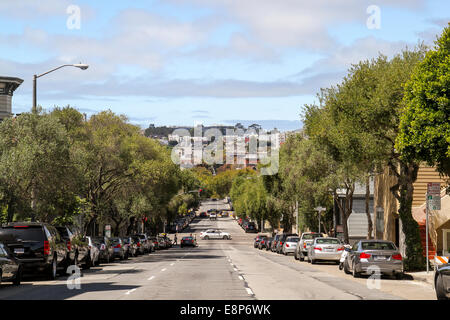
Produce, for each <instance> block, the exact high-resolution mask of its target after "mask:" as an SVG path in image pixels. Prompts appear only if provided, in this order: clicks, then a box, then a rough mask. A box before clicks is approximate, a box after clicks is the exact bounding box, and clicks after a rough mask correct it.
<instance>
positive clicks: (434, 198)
mask: <svg viewBox="0 0 450 320" xmlns="http://www.w3.org/2000/svg"><path fill="white" fill-rule="evenodd" d="M427 202H428V208H429V209H430V210H441V184H440V183H439V182H430V183H428V185H427Z"/></svg>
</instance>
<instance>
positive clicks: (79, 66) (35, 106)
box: [31, 63, 89, 113]
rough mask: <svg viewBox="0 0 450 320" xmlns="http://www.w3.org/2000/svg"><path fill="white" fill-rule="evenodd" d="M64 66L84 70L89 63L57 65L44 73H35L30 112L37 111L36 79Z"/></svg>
mask: <svg viewBox="0 0 450 320" xmlns="http://www.w3.org/2000/svg"><path fill="white" fill-rule="evenodd" d="M64 67H75V68H79V69H81V70H86V69H87V68H89V65H87V64H82V63H78V64H64V65H62V66H59V67H57V68H55V69H52V70H50V71H47V72H44V73H42V74H40V75H36V74H35V75H34V76H33V108H32V110H31V112H32V113H36V111H37V110H36V108H37V94H36V91H37V90H36V89H37V79H38V78H40V77H43V76H45V75H47V74H49V73H51V72H53V71H56V70H59V69H61V68H64Z"/></svg>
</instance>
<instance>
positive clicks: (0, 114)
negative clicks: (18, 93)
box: [0, 76, 23, 121]
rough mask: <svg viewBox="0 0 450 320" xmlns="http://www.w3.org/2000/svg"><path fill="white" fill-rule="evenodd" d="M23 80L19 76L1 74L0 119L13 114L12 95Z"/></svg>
mask: <svg viewBox="0 0 450 320" xmlns="http://www.w3.org/2000/svg"><path fill="white" fill-rule="evenodd" d="M22 82H23V80H22V79H19V78H12V77H4V76H0V121H1V120H3V119H5V118H8V117H11V116H12V115H13V113H12V96H13V93H14V91H15V90H16V89H17V88H18V87H19V86H20V85H21V84H22Z"/></svg>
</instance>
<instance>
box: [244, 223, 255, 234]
mask: <svg viewBox="0 0 450 320" xmlns="http://www.w3.org/2000/svg"><path fill="white" fill-rule="evenodd" d="M244 230H245V233H258V228H257V227H256V224H255V223H254V222H249V223H247V224H246V225H245V228H244Z"/></svg>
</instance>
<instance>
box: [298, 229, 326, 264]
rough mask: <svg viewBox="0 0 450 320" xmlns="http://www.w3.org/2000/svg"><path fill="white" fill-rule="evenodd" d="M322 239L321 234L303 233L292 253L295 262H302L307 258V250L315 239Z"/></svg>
mask: <svg viewBox="0 0 450 320" xmlns="http://www.w3.org/2000/svg"><path fill="white" fill-rule="evenodd" d="M318 237H322V234H320V233H317V232H304V233H302V236H301V237H300V241H299V242H298V244H297V248H296V250H295V253H294V257H295V259H296V260H300V261H304V260H305V257H307V256H308V250H309V247H310V245H311V243H313V241H314V239H315V238H318Z"/></svg>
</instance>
